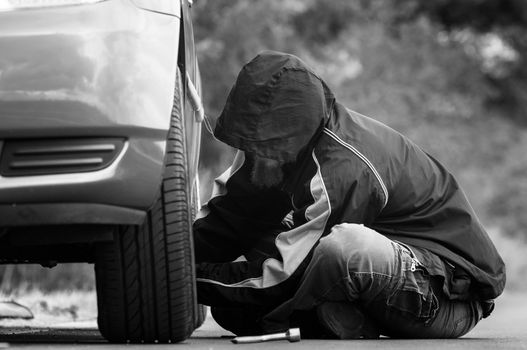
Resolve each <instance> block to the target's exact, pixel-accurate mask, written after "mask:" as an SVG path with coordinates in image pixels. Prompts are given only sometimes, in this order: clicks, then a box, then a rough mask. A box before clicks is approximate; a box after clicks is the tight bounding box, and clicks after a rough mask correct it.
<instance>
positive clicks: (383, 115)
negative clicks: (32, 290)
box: [10, 0, 527, 289]
mask: <svg viewBox="0 0 527 350" xmlns="http://www.w3.org/2000/svg"><path fill="white" fill-rule="evenodd" d="M193 16H194V18H193V19H194V33H195V37H196V43H197V49H198V58H199V61H200V68H201V73H202V80H203V96H204V100H205V104H206V111H207V114H208V115H209V116H211V117H212V118H213V119H214V118H215V117H216V116H218V115H219V114H220V112H221V110H222V107H223V103H224V102H225V99H226V97H227V95H228V93H229V91H230V88H231V86H232V84H233V83H234V80H235V78H236V75H237V73H238V72H239V70H240V69H241V67H242V66H243V64H245V63H246V62H248V61H249V60H250V59H252V58H253V57H254V56H255V55H256V54H258V52H260V51H262V50H269V49H270V50H278V51H283V52H288V53H293V54H296V55H298V56H299V57H301V58H302V59H303V60H305V61H306V62H308V63H309V64H310V65H311V66H312V67H313V68H314V70H315V71H317V72H318V73H319V74H320V75H321V76H322V77H323V78H324V79H325V80H326V82H327V83H328V85H329V86H330V87H331V88H332V89H333V91H334V93H335V94H336V95H337V98H338V99H339V101H340V102H341V103H343V104H345V105H346V106H348V107H349V108H351V109H353V110H356V111H358V112H360V113H363V114H366V115H368V116H371V117H373V118H375V119H378V120H380V121H382V122H384V123H386V124H388V125H389V126H391V127H393V128H394V129H396V130H398V131H400V132H401V133H403V134H405V135H407V136H409V137H410V138H411V139H412V140H414V141H415V142H417V143H418V144H419V145H421V146H422V147H423V148H424V149H425V150H426V151H427V152H429V153H431V154H432V155H434V156H435V157H436V158H438V159H440V160H441V161H442V162H443V163H444V164H445V165H446V166H447V167H448V168H449V169H450V170H451V171H452V173H454V174H455V175H456V177H457V178H458V180H459V181H460V183H461V185H462V186H463V188H464V190H465V192H467V195H468V197H469V199H470V200H471V203H472V205H473V206H474V209H475V210H476V212H477V213H478V214H479V216H480V218H481V219H482V221H483V223H484V224H485V226H486V227H487V228H488V230H489V233H490V234H491V236H492V238H493V240H494V242H495V243H496V244H497V246H498V249H499V250H500V251H501V254H502V256H503V257H504V259H505V260H506V263H507V268H508V276H509V278H508V280H509V281H508V288H513V289H515V288H516V289H518V288H527V257H526V256H525V253H524V252H525V249H527V245H526V244H527V242H526V241H527V229H526V228H527V214H526V212H527V1H525V0H427V1H422V0H332V1H322V0H260V1H254V0H198V1H195V3H194V8H193ZM232 157H233V150H231V149H230V148H228V147H226V146H225V145H222V144H220V143H219V142H217V141H215V140H214V139H213V138H212V137H211V136H210V135H209V134H208V133H206V132H205V131H204V133H203V147H202V159H201V165H200V168H201V169H200V170H201V184H202V200H204V201H205V200H207V199H208V197H209V196H210V193H211V181H212V179H213V178H214V177H216V176H218V175H219V174H220V173H221V172H222V171H223V170H224V169H225V168H226V167H227V166H228V165H229V163H230V162H231V160H232ZM58 269H59V270H57V269H52V270H41V269H40V268H35V269H34V270H33V269H26V270H25V271H26V272H25V274H24V276H22V275H21V274H20V271H19V267H16V268H15V269H14V270H13V271H12V279H11V280H10V281H12V284H13V283H14V285H18V284H17V283H16V281H17V279H18V280H20V279H21V278H22V277H23V279H24V280H25V281H29V284H28V287H29V286H31V285H38V286H40V287H41V288H44V289H52V288H56V286H60V285H61V283H62V284H63V280H64V279H66V280H67V281H70V282H69V283H70V284H69V285H70V288H75V287H77V288H92V287H93V274H92V272H91V269H92V267H91V266H88V265H86V264H84V265H83V267H82V268H81V272H79V271H78V270H79V268H78V267H76V266H73V267H68V266H66V267H59V268H58ZM53 273H57V274H58V276H62V277H64V276H67V278H59V277H53V276H56V275H53ZM28 277H29V279H28ZM54 279H56V280H54ZM43 280H44V281H46V282H42V281H43ZM32 281H33V282H32ZM39 281H40V282H39Z"/></svg>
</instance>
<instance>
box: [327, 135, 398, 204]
mask: <svg viewBox="0 0 527 350" xmlns="http://www.w3.org/2000/svg"><path fill="white" fill-rule="evenodd" d="M324 133H325V134H326V135H328V136H329V137H331V138H332V139H333V140H335V141H337V142H338V143H340V144H341V145H342V146H344V147H346V148H347V149H349V150H350V151H352V152H353V153H354V154H355V155H356V156H357V157H359V158H360V159H361V160H362V161H363V162H364V163H365V164H366V165H367V166H368V168H370V170H371V171H372V173H373V175H375V177H376V178H377V181H379V184H380V185H381V188H382V191H383V193H384V205H383V208H384V207H385V206H386V204H388V189H387V188H386V185H385V184H384V181H382V178H381V175H379V172H378V171H377V169H375V166H374V165H373V164H372V162H370V160H369V159H368V158H367V157H366V156H365V155H364V154H362V153H360V152H359V151H358V150H357V149H356V148H355V147H353V146H352V145H350V144H349V143H347V142H345V141H344V140H342V139H341V138H340V137H338V136H337V135H336V134H335V133H334V132H333V131H331V130H329V129H326V128H324Z"/></svg>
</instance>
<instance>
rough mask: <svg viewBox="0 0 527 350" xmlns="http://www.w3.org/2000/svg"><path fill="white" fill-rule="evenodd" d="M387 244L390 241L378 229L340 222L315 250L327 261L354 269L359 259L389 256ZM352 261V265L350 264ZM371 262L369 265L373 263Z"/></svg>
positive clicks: (374, 259) (372, 260)
mask: <svg viewBox="0 0 527 350" xmlns="http://www.w3.org/2000/svg"><path fill="white" fill-rule="evenodd" d="M387 245H388V246H389V247H388V249H391V243H390V241H389V240H388V239H387V238H386V237H384V236H382V235H381V234H379V233H377V232H376V231H374V230H372V229H370V228H368V227H365V226H364V225H359V224H339V225H335V226H333V228H332V229H331V232H330V233H329V235H327V236H325V237H323V238H322V239H321V240H320V243H319V245H318V247H317V249H316V250H315V256H318V257H319V258H320V257H322V258H323V259H324V260H325V261H326V262H336V263H340V264H342V262H346V264H347V265H348V268H351V269H352V270H353V269H354V268H353V267H354V266H357V267H358V266H359V265H360V264H354V263H353V262H357V261H370V262H371V263H374V262H375V261H378V260H383V259H386V258H387V255H386V253H387V251H386V250H387ZM350 263H352V264H351V265H352V266H349V265H350ZM371 263H370V264H369V265H371Z"/></svg>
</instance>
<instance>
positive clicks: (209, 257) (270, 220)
mask: <svg viewBox="0 0 527 350" xmlns="http://www.w3.org/2000/svg"><path fill="white" fill-rule="evenodd" d="M313 156H314V155H313ZM235 163H236V160H235ZM235 168H236V167H233V168H232V169H235ZM232 169H231V170H230V174H231V178H232V176H234V177H236V176H239V177H238V178H232V179H231V180H229V181H227V183H226V184H227V186H226V187H227V190H229V191H227V192H225V193H224V195H223V196H221V198H217V199H216V200H214V199H213V200H211V201H209V203H208V207H207V208H206V209H205V212H203V213H202V214H201V215H204V214H206V215H205V216H202V217H200V218H199V219H198V220H197V221H196V224H195V232H194V235H195V241H196V256H197V266H196V277H197V279H196V280H197V285H198V301H199V302H200V303H203V304H206V305H211V306H236V305H247V304H255V305H269V306H270V305H277V304H278V303H280V302H282V301H283V300H285V299H286V298H288V297H291V295H292V294H293V293H294V290H295V288H294V286H296V284H297V283H298V281H299V279H300V277H301V275H302V273H303V271H304V270H305V267H306V265H307V263H308V262H309V257H310V254H311V252H312V249H313V248H314V247H315V246H316V244H317V242H318V240H319V239H320V237H322V235H323V234H324V232H325V231H326V224H327V221H328V218H329V215H330V207H329V199H328V196H327V192H326V189H325V186H324V183H323V180H322V176H321V174H320V169H319V170H318V171H317V172H316V174H315V175H314V177H313V178H312V179H310V181H307V183H308V184H309V188H308V189H307V191H308V197H309V201H307V202H306V205H305V206H303V207H302V208H297V209H295V216H297V217H302V218H304V220H303V221H302V222H299V223H297V224H296V225H295V226H294V227H293V228H292V229H285V230H284V229H280V227H279V225H280V222H281V221H282V219H283V218H284V217H285V216H286V214H287V213H288V212H289V211H290V210H291V209H292V206H291V202H290V199H289V196H287V197H286V198H279V196H278V195H277V194H272V193H271V194H267V195H265V196H259V195H256V196H255V194H254V193H252V194H250V195H247V191H244V190H243V188H241V187H240V186H242V185H240V183H245V181H242V180H244V178H243V176H244V174H243V169H242V170H241V172H242V173H241V174H239V175H236V174H234V175H233V174H232ZM220 180H221V177H220ZM245 180H246V179H245ZM221 182H222V181H219V182H218V183H221ZM229 185H230V186H229ZM242 187H243V186H242ZM283 195H284V194H283ZM249 199H250V201H248V200H249ZM255 211H257V212H258V215H255V214H256V212H255ZM269 243H272V244H269ZM262 245H267V247H269V246H271V248H270V249H265V254H260V255H259V257H257V258H255V259H251V260H250V261H234V262H233V261H232V260H233V259H235V258H236V257H237V256H238V255H241V254H244V253H246V252H247V251H248V250H250V249H253V248H258V247H260V246H262Z"/></svg>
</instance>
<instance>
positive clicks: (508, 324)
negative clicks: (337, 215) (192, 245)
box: [0, 294, 527, 350]
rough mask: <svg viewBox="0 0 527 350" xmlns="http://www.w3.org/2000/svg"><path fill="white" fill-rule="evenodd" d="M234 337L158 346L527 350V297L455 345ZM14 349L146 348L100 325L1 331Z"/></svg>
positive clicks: (199, 336)
mask: <svg viewBox="0 0 527 350" xmlns="http://www.w3.org/2000/svg"><path fill="white" fill-rule="evenodd" d="M230 335H231V334H230V333H229V332H227V331H224V330H222V329H221V328H220V327H219V326H218V325H217V324H215V323H214V321H213V320H212V319H211V318H208V319H207V321H206V322H205V324H204V325H203V326H202V327H201V328H200V329H198V330H196V331H195V332H194V334H193V336H192V337H191V338H190V339H188V340H187V341H186V342H184V343H181V344H169V345H154V346H155V348H156V349H168V348H171V349H174V348H180V349H207V350H209V349H235V348H250V349H277V348H278V349H282V348H287V349H300V348H301V349H316V350H319V349H320V348H323V349H324V350H332V349H349V348H352V349H405V350H407V349H463V350H470V349H493V350H496V349H527V295H526V294H505V295H504V296H502V297H501V298H500V299H498V302H497V305H496V311H495V312H494V313H493V314H492V316H491V317H489V318H488V319H485V320H483V321H481V322H480V324H479V325H478V326H477V327H476V328H475V329H474V330H473V331H472V332H470V333H469V334H467V335H466V336H465V337H463V338H461V339H454V340H440V339H432V340H395V339H388V338H381V339H379V340H350V341H326V340H324V341H322V340H319V341H317V340H302V341H300V342H298V343H288V342H286V341H281V342H272V343H261V344H251V345H235V344H232V343H231V342H230ZM2 347H7V348H10V349H17V348H29V349H94V348H97V349H104V350H106V349H131V348H138V349H140V348H144V347H145V345H114V344H108V343H106V342H105V341H104V339H102V338H101V336H100V334H99V333H98V331H97V329H96V328H95V321H94V320H87V321H85V322H79V323H70V324H56V325H52V326H50V328H14V327H11V328H1V329H0V348H2Z"/></svg>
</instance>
